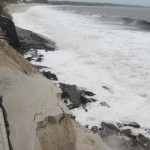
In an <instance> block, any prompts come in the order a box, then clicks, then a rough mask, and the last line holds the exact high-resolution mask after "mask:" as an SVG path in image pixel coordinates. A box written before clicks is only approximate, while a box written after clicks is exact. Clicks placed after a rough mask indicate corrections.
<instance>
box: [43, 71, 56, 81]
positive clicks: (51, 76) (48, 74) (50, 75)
mask: <svg viewBox="0 0 150 150" xmlns="http://www.w3.org/2000/svg"><path fill="white" fill-rule="evenodd" d="M42 73H43V75H44V76H45V77H46V78H47V79H49V80H55V81H58V78H57V76H56V75H55V74H54V73H51V72H50V71H48V72H45V71H43V72H42Z"/></svg>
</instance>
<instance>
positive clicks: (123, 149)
mask: <svg viewBox="0 0 150 150" xmlns="http://www.w3.org/2000/svg"><path fill="white" fill-rule="evenodd" d="M128 124H129V122H128ZM131 124H132V126H127V124H126V123H116V124H113V123H110V122H102V123H101V127H98V126H93V127H92V128H91V130H92V131H93V132H94V133H97V134H99V135H100V136H101V137H102V139H103V140H104V141H105V142H106V143H107V144H108V145H109V146H110V147H111V148H112V150H150V139H149V138H148V137H145V136H144V135H143V134H136V135H135V134H133V133H132V129H129V128H127V127H132V128H135V129H138V128H139V126H140V125H139V124H138V123H135V122H130V125H131ZM133 125H134V127H133ZM137 127H138V128H137ZM145 131H147V130H145Z"/></svg>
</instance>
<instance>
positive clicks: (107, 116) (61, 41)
mask: <svg viewBox="0 0 150 150" xmlns="http://www.w3.org/2000/svg"><path fill="white" fill-rule="evenodd" d="M149 14H150V9H149V8H144V7H143V8H136V7H134V8H131V7H111V6H109V7H108V6H105V7H101V6H51V5H49V6H35V7H31V8H30V9H28V10H27V11H26V12H23V13H14V14H13V19H14V22H15V24H16V25H17V26H19V27H21V28H24V29H28V30H31V31H34V32H37V33H40V34H42V35H45V36H47V37H48V38H50V39H52V40H53V41H55V42H56V44H57V47H58V49H57V50H56V51H52V52H45V51H43V50H40V51H39V53H41V54H43V55H44V60H43V62H42V63H38V62H34V61H32V63H33V64H39V65H45V66H48V67H50V70H51V72H53V73H55V74H56V75H57V76H58V78H59V82H62V83H67V84H75V85H77V86H78V87H80V88H81V89H86V90H89V91H92V92H94V93H95V94H96V95H95V96H94V98H95V99H97V100H98V101H97V102H94V103H91V104H88V105H87V108H88V112H85V110H84V109H83V108H82V107H80V108H76V109H73V110H72V113H73V114H74V115H75V116H76V120H77V121H79V122H80V123H81V124H82V125H89V127H92V126H94V125H97V126H100V123H101V122H102V121H109V122H124V121H135V122H137V123H139V124H140V125H141V126H142V127H143V128H150V119H149V118H150V109H149V108H150V16H149ZM104 86H105V87H107V88H108V89H109V90H106V89H105V88H103V87H104ZM100 102H106V103H107V104H108V105H109V106H110V107H109V108H108V107H104V106H101V104H100ZM143 132H145V131H143ZM145 134H147V136H149V134H148V133H145Z"/></svg>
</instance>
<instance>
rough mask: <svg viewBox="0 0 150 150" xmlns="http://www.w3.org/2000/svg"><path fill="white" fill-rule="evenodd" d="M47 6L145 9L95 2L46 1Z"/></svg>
mask: <svg viewBox="0 0 150 150" xmlns="http://www.w3.org/2000/svg"><path fill="white" fill-rule="evenodd" d="M47 4H51V5H75V6H110V7H136V8H147V7H146V6H139V5H125V4H113V3H96V2H71V1H48V2H47Z"/></svg>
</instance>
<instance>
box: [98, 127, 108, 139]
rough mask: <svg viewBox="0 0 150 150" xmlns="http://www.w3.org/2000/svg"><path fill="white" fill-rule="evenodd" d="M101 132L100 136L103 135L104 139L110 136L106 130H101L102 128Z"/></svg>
mask: <svg viewBox="0 0 150 150" xmlns="http://www.w3.org/2000/svg"><path fill="white" fill-rule="evenodd" d="M99 130H100V135H101V137H102V138H106V137H107V136H108V134H107V132H106V130H104V129H101V128H100V129H99Z"/></svg>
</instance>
